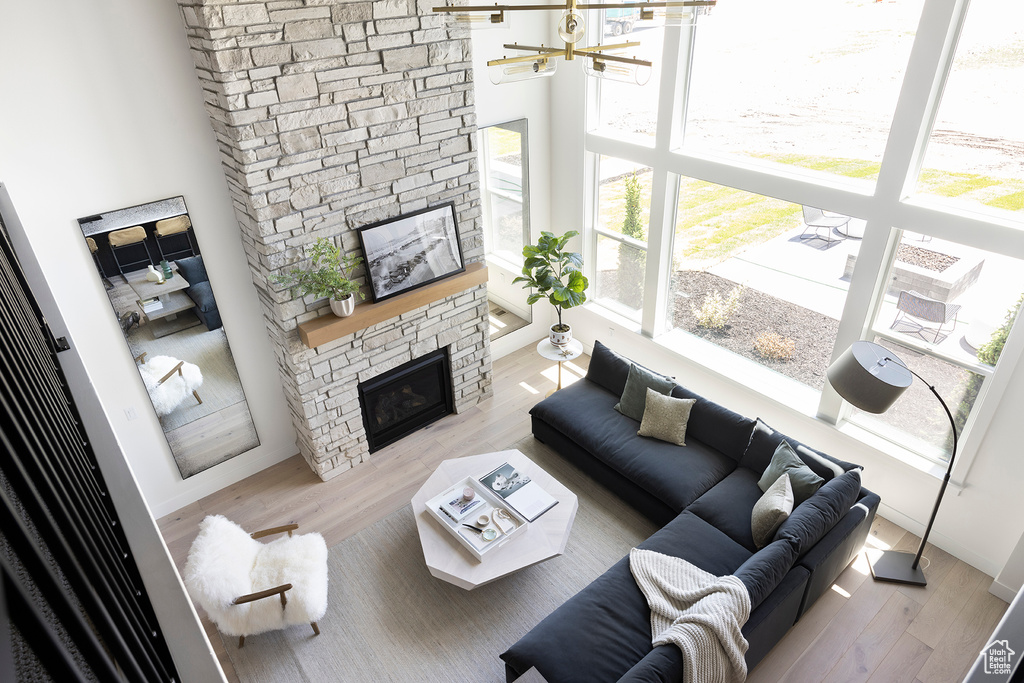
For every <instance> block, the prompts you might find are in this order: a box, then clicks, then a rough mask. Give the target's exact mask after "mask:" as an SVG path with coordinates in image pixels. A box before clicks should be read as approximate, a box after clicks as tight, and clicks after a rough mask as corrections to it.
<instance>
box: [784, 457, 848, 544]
mask: <svg viewBox="0 0 1024 683" xmlns="http://www.w3.org/2000/svg"><path fill="white" fill-rule="evenodd" d="M859 497H860V470H850V471H849V472H844V473H843V474H841V475H839V476H838V477H836V478H835V479H833V480H832V481H829V482H826V483H825V485H824V486H822V487H821V488H820V489H818V492H817V493H815V494H814V495H813V496H811V497H810V498H808V499H807V500H805V501H804V502H803V503H801V504H800V505H798V506H797V507H796V508H795V509H794V510H793V514H791V515H790V516H789V519H787V520H786V521H785V522H783V523H782V526H781V527H779V530H778V532H777V533H776V534H775V538H776V539H783V540H785V541H787V542H789V543H790V544H791V545H792V546H793V549H794V550H795V551H796V554H797V556H802V555H803V554H804V553H805V552H807V551H808V550H810V549H811V547H813V546H814V544H815V543H817V542H818V541H819V540H821V538H822V537H823V536H824V535H825V534H826V533H828V531H829V529H831V528H832V527H834V526H835V525H836V523H837V522H838V521H839V520H840V519H841V518H842V517H843V515H845V514H846V513H847V511H849V509H850V508H851V507H853V504H854V503H856V502H857V499H858V498H859Z"/></svg>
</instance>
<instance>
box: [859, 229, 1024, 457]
mask: <svg viewBox="0 0 1024 683" xmlns="http://www.w3.org/2000/svg"><path fill="white" fill-rule="evenodd" d="M1022 266H1024V263H1021V262H1020V261H1019V260H1017V259H1015V258H1010V257H1007V256H1003V255H1001V254H997V253H993V252H991V251H987V250H982V249H972V248H968V247H965V246H963V245H960V244H957V243H954V242H947V241H944V240H939V239H932V238H929V237H927V236H926V235H921V234H919V233H912V232H905V233H902V235H901V236H900V239H899V242H898V246H897V247H896V251H895V254H894V255H893V259H892V263H891V264H890V265H889V269H888V272H887V275H886V278H885V282H886V287H885V290H884V291H882V292H879V296H880V301H879V304H878V306H877V307H876V314H875V318H874V325H873V326H872V330H871V331H872V333H873V334H874V339H873V341H875V342H878V343H879V344H881V345H882V346H885V347H886V348H888V349H890V350H891V351H892V352H893V353H895V354H896V355H897V356H898V357H899V358H900V359H901V360H902V361H903V362H904V363H906V364H907V367H909V368H910V369H911V370H913V371H914V372H916V373H917V374H918V375H920V376H921V378H922V379H923V380H924V382H914V383H913V384H912V385H911V386H910V388H909V389H907V391H906V392H905V393H904V394H903V395H902V396H901V397H900V398H899V400H898V401H897V402H896V403H895V405H893V407H892V408H890V409H889V410H888V411H886V412H885V413H883V414H881V415H871V414H868V413H864V412H861V411H858V410H853V411H852V416H851V419H852V420H853V421H854V422H856V423H858V424H860V425H861V426H863V427H865V428H867V429H869V430H871V431H873V432H875V433H877V434H879V435H881V436H883V437H885V438H888V439H889V440H891V441H894V442H896V443H902V444H907V443H910V444H911V445H912V448H913V450H915V451H917V452H918V453H921V454H923V455H925V456H926V457H928V458H929V459H931V460H935V461H938V462H942V461H946V460H948V458H949V452H950V447H951V446H952V435H951V434H950V431H949V418H948V417H947V416H946V414H945V412H944V411H943V409H942V406H941V404H940V403H939V402H938V401H937V400H936V399H935V398H934V397H933V396H932V395H931V392H930V391H929V390H928V385H927V384H925V382H927V383H928V384H931V385H934V386H935V388H936V390H937V391H938V393H939V395H940V396H941V397H942V399H943V400H944V401H945V402H946V404H947V405H948V406H949V409H950V411H952V413H953V416H954V420H955V421H956V424H957V427H958V429H960V430H963V428H964V427H965V426H966V423H967V420H968V418H969V417H970V414H971V411H972V409H973V408H974V405H975V403H976V401H977V400H978V397H979V396H980V395H981V392H982V389H983V388H984V384H985V381H986V378H987V377H989V376H991V374H992V372H993V370H994V369H995V366H996V364H997V362H998V360H999V357H1000V355H1001V354H1002V349H1003V344H1004V343H1005V341H1006V333H1007V331H1008V329H1009V326H1010V325H1011V324H1012V322H1013V320H1014V318H1015V317H1016V313H1017V307H1018V306H1019V305H1020V300H1021V296H1022V294H1024V267H1022Z"/></svg>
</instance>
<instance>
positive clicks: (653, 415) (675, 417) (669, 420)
mask: <svg viewBox="0 0 1024 683" xmlns="http://www.w3.org/2000/svg"><path fill="white" fill-rule="evenodd" d="M696 402H697V399H694V398H672V397H671V396H663V395H661V394H659V393H658V392H657V391H655V390H654V389H651V388H650V387H648V388H647V404H646V406H645V407H644V416H643V419H641V420H640V429H639V431H637V434H638V435H639V436H649V437H651V438H654V439H659V440H661V441H667V442H668V443H674V444H675V445H677V446H685V445H686V422H687V420H689V419H690V410H691V409H692V408H693V404H694V403H696Z"/></svg>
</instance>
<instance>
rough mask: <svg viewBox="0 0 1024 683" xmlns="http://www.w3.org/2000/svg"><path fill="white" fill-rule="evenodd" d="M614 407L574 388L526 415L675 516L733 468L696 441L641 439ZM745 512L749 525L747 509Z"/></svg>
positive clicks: (587, 385)
mask: <svg viewBox="0 0 1024 683" xmlns="http://www.w3.org/2000/svg"><path fill="white" fill-rule="evenodd" d="M615 401H616V398H615V396H613V395H611V394H609V393H608V392H607V391H605V390H604V389H602V388H601V387H600V386H598V385H596V384H594V383H593V382H576V383H575V384H572V385H570V386H568V387H566V388H564V389H562V390H561V391H556V392H555V393H554V394H552V395H551V397H550V398H548V399H546V400H544V401H541V402H540V403H538V404H537V405H535V406H534V407H533V408H532V409H531V410H530V414H531V415H533V416H534V417H535V418H537V419H539V420H542V421H544V422H546V423H547V424H549V425H550V426H551V427H553V428H554V429H556V430H558V431H560V432H561V433H562V434H564V435H565V436H566V437H568V438H569V439H571V440H572V441H573V442H574V443H576V444H577V445H579V446H580V447H581V448H583V449H585V450H586V451H587V452H589V453H590V454H591V455H593V456H594V457H595V458H597V459H598V460H600V461H601V462H603V463H605V464H606V465H608V466H609V467H611V468H612V469H614V470H615V471H616V472H618V473H620V474H621V475H622V476H623V477H625V478H626V479H628V480H629V481H631V482H633V483H634V484H636V485H637V486H640V487H641V488H643V489H644V490H646V491H647V492H648V493H650V494H651V496H652V497H654V498H656V499H658V500H660V501H661V502H662V503H664V504H665V505H667V506H669V507H670V508H671V509H673V510H675V511H677V512H679V511H682V509H683V508H685V507H686V506H687V505H689V504H690V503H692V502H693V501H695V500H696V499H697V498H698V497H699V496H700V495H701V494H702V493H704V492H705V491H707V490H708V489H710V488H711V487H712V486H714V485H715V484H717V483H718V482H719V481H721V480H722V479H723V478H725V476H726V475H727V474H729V473H730V472H732V471H733V470H734V469H735V468H736V463H735V462H733V461H732V460H731V459H729V458H727V457H725V456H724V455H722V454H721V453H719V452H717V451H716V450H714V449H713V448H709V447H708V446H706V445H704V444H702V443H700V442H699V441H698V440H696V439H690V440H688V441H687V445H686V446H676V445H675V444H670V443H665V442H664V441H652V440H645V439H639V438H638V437H637V435H636V428H637V424H636V421H634V420H632V419H630V418H628V417H626V416H625V415H620V414H619V413H617V412H616V411H614V410H612V406H613V405H615ZM754 488H757V487H756V484H755V487H754ZM758 495H760V494H758ZM751 506H753V502H751ZM746 512H747V515H748V521H749V514H750V508H749V507H748V508H747V511H746ZM748 526H749V525H748Z"/></svg>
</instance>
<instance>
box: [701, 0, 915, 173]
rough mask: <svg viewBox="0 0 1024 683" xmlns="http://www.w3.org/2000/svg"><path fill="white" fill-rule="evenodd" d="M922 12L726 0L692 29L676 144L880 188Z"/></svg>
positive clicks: (902, 7)
mask: <svg viewBox="0 0 1024 683" xmlns="http://www.w3.org/2000/svg"><path fill="white" fill-rule="evenodd" d="M923 5H924V2H923V0H900V2H872V1H870V0H796V2H787V3H786V4H785V5H784V6H780V5H777V4H773V3H770V2H763V1H762V0H728V2H722V3H719V4H718V5H717V6H715V7H714V9H713V10H712V11H711V12H710V13H709V14H708V15H707V16H702V17H700V20H699V22H698V24H697V26H698V30H697V36H696V39H695V47H694V51H693V66H692V74H693V75H692V81H691V86H690V98H689V104H688V115H687V122H686V137H685V144H686V146H687V147H689V148H691V149H699V150H707V151H714V152H727V153H731V154H737V155H742V156H746V157H756V158H760V159H767V160H770V161H776V162H780V163H783V164H790V165H794V166H802V167H805V168H810V169H814V170H818V171H822V172H825V173H830V174H834V175H839V176H847V177H853V178H870V179H874V178H877V176H878V169H879V166H880V164H881V161H882V152H883V151H884V149H885V143H886V139H887V138H888V135H889V126H890V123H891V121H892V116H893V112H894V111H895V109H896V100H897V98H898V97H899V93H900V86H901V84H902V82H903V74H904V71H905V70H906V66H907V58H908V57H909V55H910V48H911V45H912V44H913V41H914V32H915V30H916V29H917V24H918V20H919V19H920V17H921V8H922V6H923Z"/></svg>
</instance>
